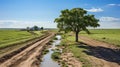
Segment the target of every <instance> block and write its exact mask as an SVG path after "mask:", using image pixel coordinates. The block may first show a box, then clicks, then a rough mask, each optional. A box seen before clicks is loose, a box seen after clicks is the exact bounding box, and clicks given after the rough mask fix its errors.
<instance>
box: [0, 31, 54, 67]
mask: <svg viewBox="0 0 120 67" xmlns="http://www.w3.org/2000/svg"><path fill="white" fill-rule="evenodd" d="M47 36H48V37H46V38H44V39H43V40H41V41H39V42H37V43H35V44H33V45H31V46H30V47H28V48H26V49H25V50H24V51H22V52H20V53H19V54H17V55H15V56H13V57H12V58H11V59H10V60H8V61H6V62H4V63H3V64H0V67H24V66H21V63H23V62H24V61H25V60H27V59H29V58H30V60H31V59H33V58H34V59H33V60H31V61H32V62H35V61H36V57H37V56H39V54H36V55H33V54H35V53H40V51H41V50H42V49H43V47H44V45H45V44H46V43H47V42H48V41H49V40H50V38H51V37H53V36H54V34H53V33H51V34H48V35H47ZM32 55H33V56H32ZM31 64H32V63H30V65H31ZM31 66H32V65H31ZM31 66H29V67H31ZM27 67H28V66H27ZM32 67H33V66H32Z"/></svg>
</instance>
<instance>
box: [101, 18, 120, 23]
mask: <svg viewBox="0 0 120 67" xmlns="http://www.w3.org/2000/svg"><path fill="white" fill-rule="evenodd" d="M100 21H106V22H113V21H114V22H116V21H120V19H119V18H115V17H101V18H100Z"/></svg>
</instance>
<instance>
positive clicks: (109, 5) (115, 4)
mask: <svg viewBox="0 0 120 67" xmlns="http://www.w3.org/2000/svg"><path fill="white" fill-rule="evenodd" d="M107 5H108V6H120V4H107Z"/></svg>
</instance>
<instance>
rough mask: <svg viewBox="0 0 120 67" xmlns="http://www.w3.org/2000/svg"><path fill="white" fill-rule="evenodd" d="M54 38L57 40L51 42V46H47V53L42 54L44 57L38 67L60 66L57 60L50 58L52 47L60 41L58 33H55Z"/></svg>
mask: <svg viewBox="0 0 120 67" xmlns="http://www.w3.org/2000/svg"><path fill="white" fill-rule="evenodd" d="M56 38H57V39H58V40H54V42H53V43H52V47H51V48H49V49H48V50H49V53H47V54H46V55H44V57H43V58H42V60H43V61H42V62H41V65H40V67H60V65H58V63H57V62H55V61H53V60H52V59H51V55H52V53H53V51H52V49H55V48H56V47H55V45H59V44H60V42H61V36H60V35H57V36H56Z"/></svg>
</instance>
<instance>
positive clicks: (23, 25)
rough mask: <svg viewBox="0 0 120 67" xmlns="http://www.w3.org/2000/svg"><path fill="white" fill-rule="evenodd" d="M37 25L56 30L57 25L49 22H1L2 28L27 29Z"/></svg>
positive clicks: (0, 26)
mask: <svg viewBox="0 0 120 67" xmlns="http://www.w3.org/2000/svg"><path fill="white" fill-rule="evenodd" d="M34 25H37V26H39V27H41V26H43V27H45V28H56V23H54V22H49V21H35V22H34V21H17V20H0V28H26V27H27V26H29V27H32V26H34Z"/></svg>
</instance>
